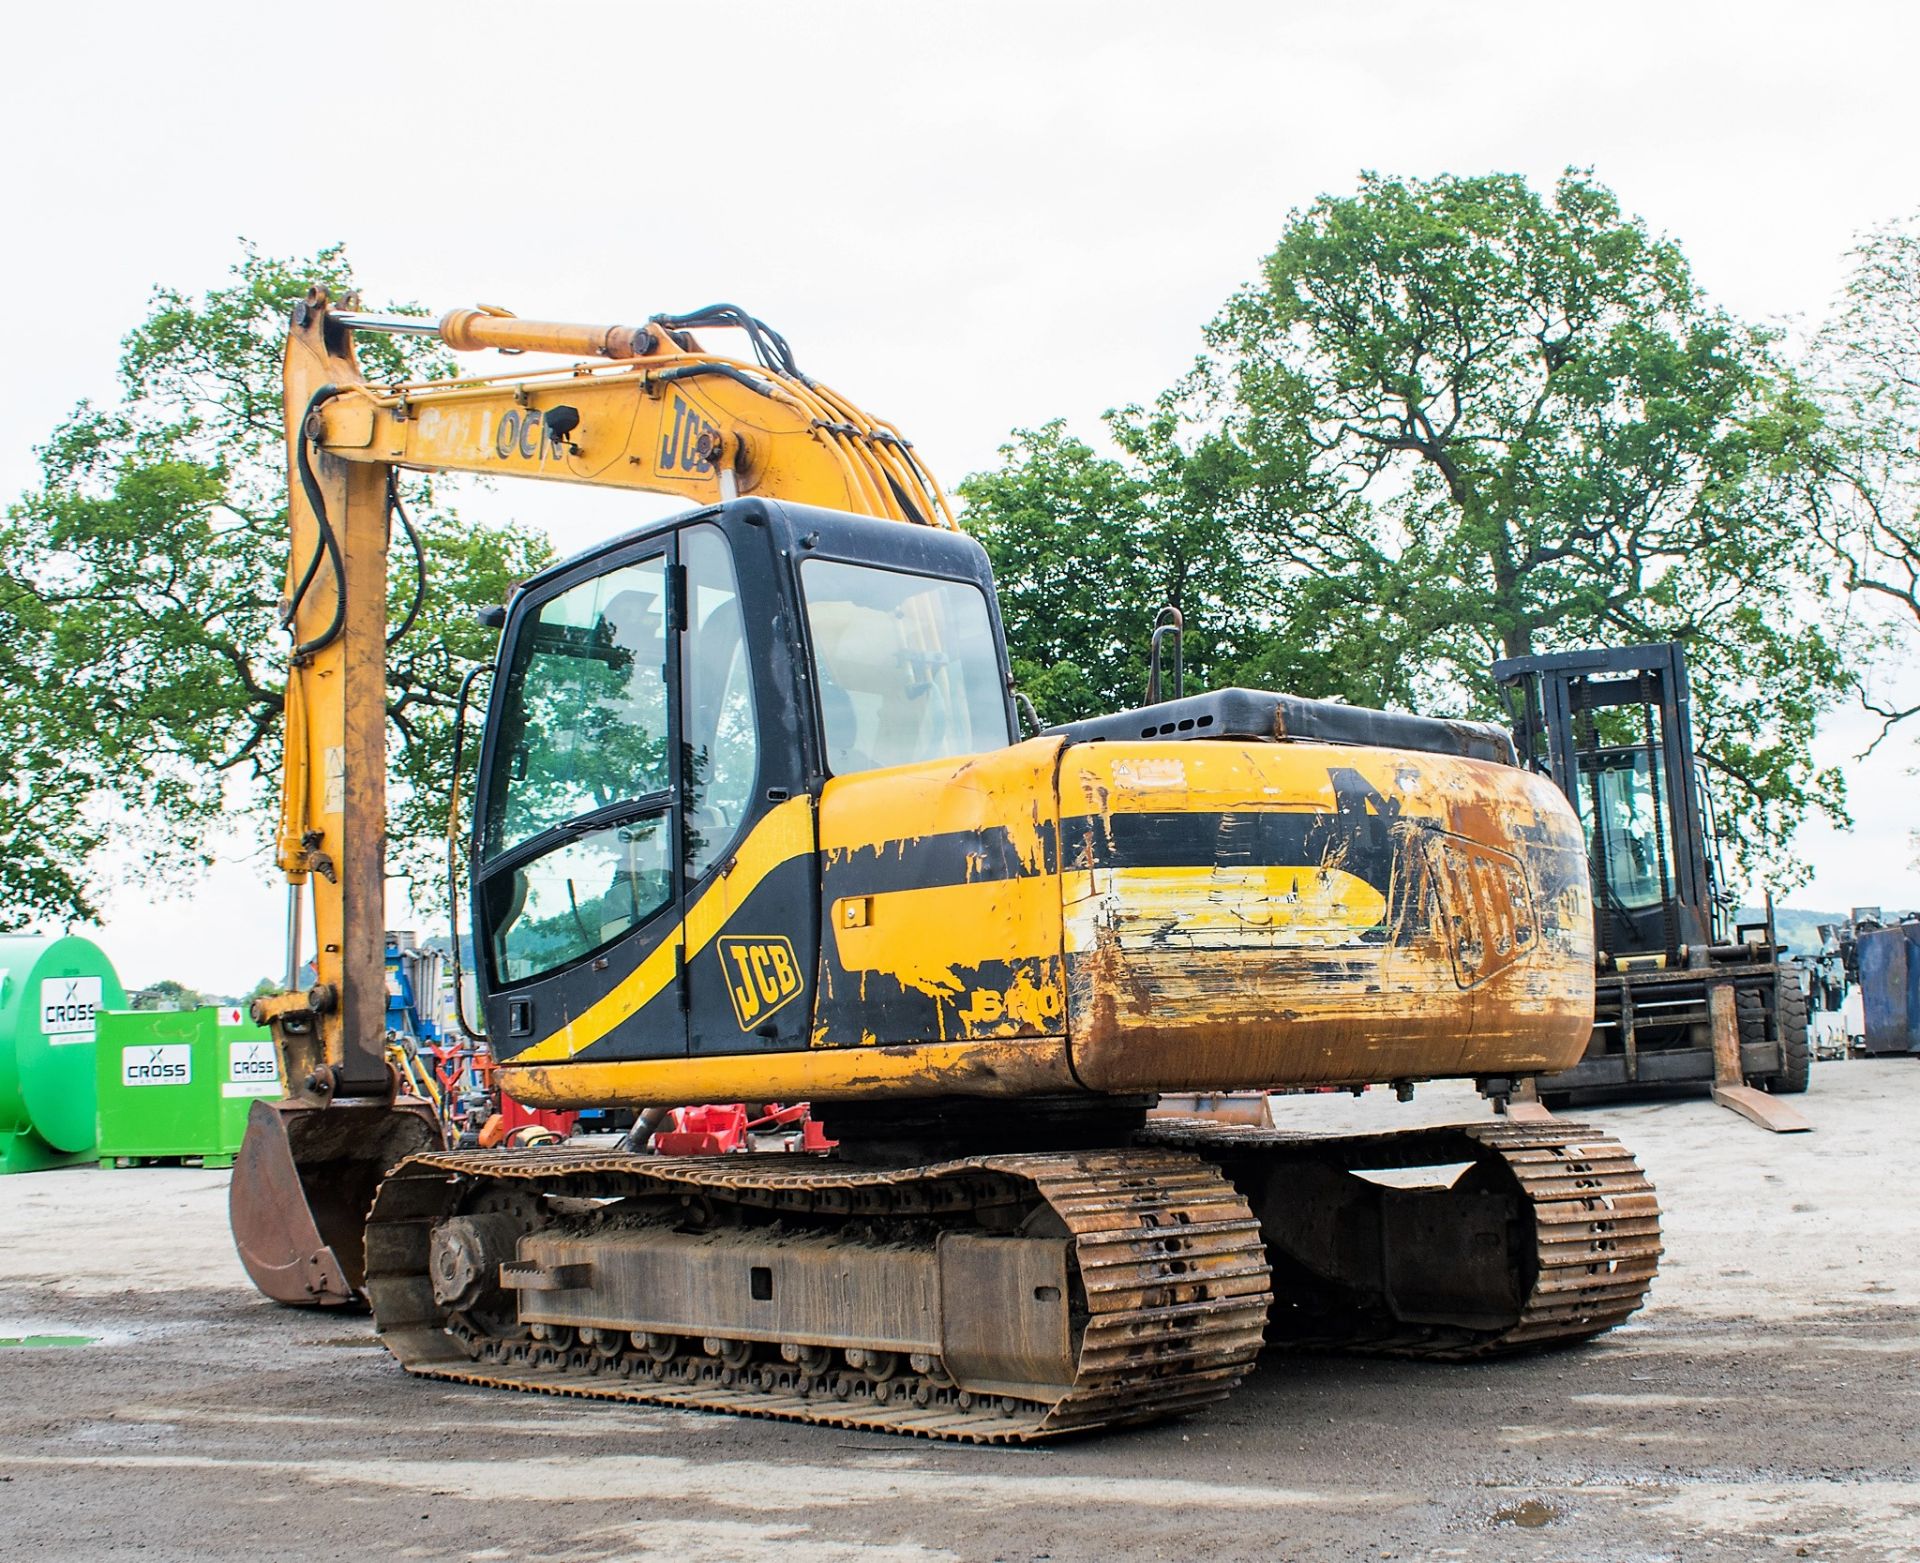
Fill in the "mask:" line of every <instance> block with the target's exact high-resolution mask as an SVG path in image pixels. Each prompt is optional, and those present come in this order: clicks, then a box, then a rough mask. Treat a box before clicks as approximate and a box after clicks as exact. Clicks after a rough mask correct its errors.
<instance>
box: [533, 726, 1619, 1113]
mask: <svg viewBox="0 0 1920 1563" xmlns="http://www.w3.org/2000/svg"><path fill="white" fill-rule="evenodd" d="M762 829H763V830H764V829H765V827H764V826H763V827H762ZM760 836H761V832H760V831H756V832H754V833H753V834H752V835H751V836H750V837H749V838H748V841H747V842H746V843H745V844H744V845H743V847H742V850H741V861H742V863H743V864H745V863H746V862H747V861H748V860H749V859H753V858H756V857H757V856H762V855H764V852H763V850H762V849H761V847H760V846H759V845H758V843H759V842H760ZM818 839H819V847H820V853H821V872H822V885H823V889H822V927H821V945H822V947H821V958H820V962H819V972H818V976H817V979H816V981H815V982H814V984H813V997H812V1002H813V1004H814V1016H813V1020H814V1024H813V1030H812V1043H813V1046H812V1047H811V1048H810V1049H808V1050H806V1051H804V1052H800V1051H795V1052H788V1053H765V1052H761V1053H754V1054H743V1055H739V1056H737V1057H711V1056H709V1057H702V1058H698V1059H668V1060H660V1059H653V1060H637V1061H632V1062H624V1061H610V1062H597V1061H596V1062H582V1063H580V1064H575V1065H567V1066H564V1067H557V1068H545V1067H535V1068H531V1069H528V1068H526V1067H524V1066H526V1065H527V1064H529V1063H534V1062H536V1061H535V1060H534V1059H532V1058H530V1057H529V1055H526V1054H523V1055H521V1057H520V1058H519V1059H518V1060H516V1061H515V1065H514V1066H513V1067H510V1068H509V1069H508V1070H507V1071H506V1074H505V1080H506V1083H507V1088H508V1089H509V1090H510V1091H512V1092H513V1093H514V1094H515V1095H516V1096H523V1097H524V1098H525V1099H526V1100H528V1101H532V1102H539V1103H544V1104H551V1105H582V1104H587V1103H591V1102H606V1101H628V1102H671V1101H694V1100H710V1099H713V1098H715V1097H729V1096H747V1097H774V1098H779V1099H786V1098H791V1097H814V1098H818V1099H831V1098H835V1097H841V1098H854V1097H859V1098H880V1097H887V1096H901V1097H909V1096H933V1095H947V1094H966V1095H1021V1094H1029V1093H1032V1092H1035V1091H1052V1090H1061V1089H1074V1088H1084V1089H1089V1090H1095V1091H1102V1092H1151V1091H1158V1090H1176V1091H1177V1090H1227V1089H1235V1088H1246V1087H1262V1086H1275V1087H1281V1086H1306V1085H1318V1084H1333V1085H1351V1084H1363V1083H1370V1082H1385V1081H1391V1080H1397V1079H1418V1078H1433V1077H1446V1076H1481V1075H1506V1074H1512V1073H1519V1072H1529V1071H1534V1070H1543V1069H1545V1070H1550V1069H1557V1068H1563V1067H1566V1065H1567V1064H1569V1063H1571V1062H1572V1061H1573V1060H1574V1059H1576V1058H1577V1057H1578V1056H1579V1054H1580V1051H1581V1049H1582V1048H1583V1047H1584V1045H1585V1042H1586V1038H1587V1033H1588V1030H1589V1027H1590V1017H1591V1004H1592V984H1593V947H1592V934H1591V912H1590V907H1589V904H1588V900H1587V896H1588V890H1587V871H1586V860H1585V854H1584V850H1583V847H1582V843H1581V837H1580V833H1579V829H1578V825H1577V822H1576V821H1575V820H1574V817H1573V814H1572V811H1571V810H1570V809H1569V808H1568V806H1567V804H1566V802H1565V800H1564V799H1563V798H1562V797H1561V795H1560V794H1559V792H1558V791H1557V790H1555V789H1554V788H1553V787H1551V786H1550V785H1549V784H1547V783H1545V782H1543V781H1541V780H1540V779H1539V778H1537V777H1534V776H1532V775H1530V774H1529V773H1527V772H1525V771H1522V770H1518V769H1515V768H1513V767H1509V766H1502V765H1495V764H1491V763H1487V762H1483V761H1477V760H1466V759H1459V758H1455V757H1451V756H1443V755H1433V754H1425V753H1412V752H1408V751H1400V750H1380V749H1363V748H1352V747H1346V746H1339V745H1331V744H1319V743H1310V742H1284V743H1257V742H1239V741H1231V740H1204V741H1198V742H1159V743H1154V742H1137V743H1101V744H1082V745H1075V746H1072V747H1066V746H1064V745H1063V743H1062V741H1061V740H1059V739H1054V738H1045V739H1034V740H1030V741H1028V742H1026V743H1023V744H1017V745H1014V746H1013V747H1011V748H1009V749H1005V750H1001V751H998V752H996V753H993V754H988V755H981V756H976V757H972V758H969V759H964V760H953V761H939V762H931V763H929V764H924V765H916V766H908V767H901V768H898V769H894V770H886V771H875V772H869V773H866V774H864V775H859V776H852V777H846V778H842V779H838V780H835V781H832V782H830V783H829V784H828V785H827V787H826V789H825V791H824V793H823V795H822V797H821V801H820V809H819V818H818ZM736 872H738V871H736ZM723 928H724V923H723V922H721V921H717V920H716V919H715V917H714V916H713V915H707V916H705V917H704V918H703V920H702V922H701V926H700V929H699V931H698V933H697V934H696V933H695V932H693V931H692V930H689V938H690V939H693V938H698V939H700V940H702V941H704V940H705V939H709V938H711V937H713V936H714V935H715V934H717V933H719V932H721V931H722V930H723ZM564 1056H565V1054H564V1053H560V1052H557V1051H553V1050H548V1051H547V1052H546V1054H545V1055H544V1058H545V1059H547V1060H556V1061H557V1060H558V1059H561V1058H564Z"/></svg>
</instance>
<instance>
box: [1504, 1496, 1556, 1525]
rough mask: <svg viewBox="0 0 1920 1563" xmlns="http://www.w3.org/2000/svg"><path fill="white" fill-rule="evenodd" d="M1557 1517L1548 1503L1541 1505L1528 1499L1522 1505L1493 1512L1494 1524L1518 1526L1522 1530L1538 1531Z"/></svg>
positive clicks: (1518, 1504) (1539, 1502)
mask: <svg viewBox="0 0 1920 1563" xmlns="http://www.w3.org/2000/svg"><path fill="white" fill-rule="evenodd" d="M1559 1517H1560V1511H1559V1510H1558V1509H1556V1508H1554V1506H1553V1505H1552V1504H1550V1503H1542V1502H1541V1501H1540V1500H1539V1499H1538V1498H1528V1499H1527V1500H1525V1501H1524V1502H1522V1503H1516V1504H1512V1505H1510V1506H1509V1507H1507V1508H1504V1509H1495V1510H1494V1511H1493V1523H1494V1524H1496V1525H1518V1526H1520V1527H1521V1529H1523V1530H1539V1529H1540V1528H1541V1526H1543V1525H1549V1524H1551V1523H1552V1522H1553V1521H1554V1520H1556V1519H1558V1518H1559Z"/></svg>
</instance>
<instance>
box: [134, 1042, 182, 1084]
mask: <svg viewBox="0 0 1920 1563" xmlns="http://www.w3.org/2000/svg"><path fill="white" fill-rule="evenodd" d="M192 1080H193V1049H192V1048H191V1047H189V1046H187V1045H186V1044H185V1043H184V1042H176V1043H169V1044H167V1045H166V1046H164V1047H123V1048H121V1049H120V1083H121V1084H122V1085H188V1084H191V1083H192Z"/></svg>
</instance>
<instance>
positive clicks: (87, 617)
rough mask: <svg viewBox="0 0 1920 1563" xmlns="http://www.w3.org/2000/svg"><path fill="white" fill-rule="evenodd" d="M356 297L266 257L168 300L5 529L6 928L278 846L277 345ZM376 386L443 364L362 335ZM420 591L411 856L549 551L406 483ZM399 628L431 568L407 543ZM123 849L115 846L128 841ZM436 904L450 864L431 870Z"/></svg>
mask: <svg viewBox="0 0 1920 1563" xmlns="http://www.w3.org/2000/svg"><path fill="white" fill-rule="evenodd" d="M315 281H322V282H325V283H327V284H329V285H331V286H334V287H336V288H339V289H340V290H342V291H348V290H350V289H351V286H352V281H351V275H350V272H349V268H348V265H347V260H346V257H345V256H344V254H343V253H342V252H341V251H340V250H339V249H338V248H334V249H329V250H325V251H323V252H321V253H320V254H319V255H317V256H315V257H313V258H312V259H310V260H301V261H289V260H277V259H273V258H270V257H267V256H263V255H260V254H258V253H257V252H256V251H254V250H253V249H251V248H248V249H246V251H245V252H244V254H243V256H242V259H241V260H240V262H239V264H238V265H236V266H235V267H234V269H233V273H232V276H231V277H230V279H229V280H228V281H227V282H226V283H225V284H224V285H223V286H220V287H216V288H214V289H212V290H210V291H209V292H207V293H206V294H205V295H204V296H202V297H197V298H196V297H191V296H189V295H187V294H184V293H181V292H177V291H174V290H172V289H166V288H162V289H158V290H156V292H155V293H154V295H153V298H152V301H151V304H150V306H149V309H148V313H147V317H146V319H145V320H143V321H142V322H141V323H140V324H139V325H138V326H136V327H135V328H134V329H133V331H132V332H131V333H130V334H129V335H128V336H127V337H126V339H125V341H124V343H123V344H122V357H121V362H120V375H119V380H120V396H119V398H118V400H117V401H116V402H115V403H114V404H113V405H111V406H103V407H94V406H90V405H87V404H82V405H81V406H79V407H77V408H76V409H75V410H74V411H73V412H72V414H70V415H69V416H68V417H67V418H66V419H65V420H63V421H62V422H61V423H60V424H59V425H58V426H56V427H55V429H54V430H53V432H52V434H51V435H50V436H49V437H48V439H47V441H46V443H45V444H44V445H42V446H41V447H40V450H39V455H40V458H41V468H42V477H41V481H40V484H39V485H38V486H37V487H36V488H35V489H34V490H33V491H32V492H30V493H28V494H26V495H25V496H23V497H22V498H21V499H20V500H19V501H18V502H17V503H16V504H15V505H13V506H12V507H11V508H10V509H9V511H8V513H7V515H6V518H5V520H4V521H0V685H3V686H4V688H5V692H6V693H5V699H4V700H0V747H4V750H5V752H6V753H7V755H8V760H9V764H10V768H11V772H12V774H11V776H10V778H9V781H8V783H6V784H5V785H0V927H7V926H14V925H19V924H25V923H31V922H33V921H34V920H36V919H48V920H64V919H68V918H75V917H80V918H84V917H88V916H91V915H93V897H94V895H95V892H96V887H97V885H98V884H99V881H100V876H101V874H102V872H103V871H104V870H110V871H111V872H113V873H115V874H127V873H135V874H138V873H140V872H142V871H143V870H145V869H147V868H151V869H152V870H153V871H154V872H156V873H158V874H160V875H161V876H162V877H166V876H167V875H169V874H171V875H173V876H175V877H183V876H184V875H186V874H187V873H190V872H191V871H193V870H195V869H197V868H199V867H200V866H202V865H203V864H204V862H205V861H206V858H205V854H206V851H207V848H208V844H209V842H210V841H211V840H214V839H216V838H217V837H218V835H219V833H220V832H221V831H222V830H223V829H226V828H228V827H229V826H231V825H232V823H234V816H235V815H239V816H242V817H243V818H244V819H249V820H251V821H253V822H255V823H257V825H258V829H259V834H260V836H261V838H262V839H264V838H265V837H266V836H267V835H268V834H269V832H270V830H271V804H272V802H273V801H274V800H273V798H272V796H271V795H270V794H271V789H270V788H262V787H260V786H259V785H258V783H259V782H260V781H261V779H262V778H267V779H271V778H272V777H273V776H274V774H275V773H276V770H277V767H278V755H279V748H280V722H281V711H280V707H281V690H282V687H283V684H284V679H283V676H282V674H281V671H280V664H281V663H282V662H283V661H284V656H285V642H284V639H283V637H282V635H281V633H280V630H279V623H278V618H279V615H278V603H279V600H280V597H281V593H282V575H283V572H284V570H285V566H286V546H287V545H286V532H287V522H286V514H285V512H286V498H285V494H286V476H285V468H284V461H285V446H286V433H285V429H284V426H283V423H282V413H281V394H280V354H281V350H282V345H283V343H284V340H285V333H286V318H287V312H288V310H289V309H290V308H291V307H292V304H293V302H294V301H295V300H297V299H299V298H300V297H302V296H303V295H304V294H305V291H306V289H307V287H308V286H309V284H311V283H313V282H315ZM365 352H366V355H367V357H368V359H369V361H370V363H369V368H370V371H371V372H373V373H375V374H376V375H380V376H382V377H399V376H410V375H419V374H423V373H428V372H433V371H434V370H436V369H443V368H444V367H445V363H444V359H443V358H439V357H436V356H435V355H434V354H433V353H432V352H431V351H430V350H426V349H423V348H422V347H421V346H419V345H418V344H416V343H415V342H413V341H412V340H410V339H404V338H393V337H382V338H374V339H371V340H370V341H369V342H368V343H367V344H366V345H365ZM408 492H409V506H410V510H411V513H412V520H413V523H414V525H415V527H416V529H417V530H418V533H419V536H420V538H421V541H422V543H423V545H424V547H425V550H426V555H427V562H428V568H427V569H426V570H425V572H424V592H425V597H424V600H423V602H422V604H421V610H420V612H419V614H418V615H417V618H416V623H415V626H414V628H413V629H412V630H411V631H410V632H409V633H408V634H407V635H406V637H405V638H404V639H402V640H401V641H400V642H399V643H398V644H396V645H395V646H394V648H393V650H392V652H391V653H390V655H389V660H388V675H387V676H388V700H389V707H390V710H391V713H392V721H393V732H394V749H395V754H394V764H395V770H396V776H397V779H398V781H399V783H400V786H399V787H398V788H397V789H396V795H395V799H394V808H395V817H394V821H393V826H392V833H393V840H394V849H395V856H396V858H397V860H398V861H397V863H396V866H397V867H399V868H401V869H405V868H407V867H409V866H413V867H425V866H426V865H427V864H428V863H430V862H431V861H432V860H433V858H434V857H435V852H434V840H435V837H436V835H437V833H438V832H439V831H441V830H442V829H444V821H445V811H446V801H445V800H446V786H445V778H446V773H447V769H448V764H449V747H450V744H451V723H450V721H449V710H450V707H451V705H452V702H453V698H454V695H455V693H456V691H457V689H458V687H459V682H460V679H461V678H462V677H463V676H464V674H465V672H466V669H467V668H468V667H470V666H472V665H473V663H474V661H475V660H476V659H482V658H484V657H485V656H487V655H488V654H490V652H491V632H489V631H487V630H485V629H483V628H482V627H481V626H479V625H478V624H476V623H474V622H473V618H472V614H471V611H470V610H471V607H472V605H474V604H476V603H497V602H499V601H500V600H501V599H502V597H503V596H504V594H505V590H506V587H507V584H508V583H509V582H510V581H511V580H513V579H516V578H518V577H520V576H523V575H526V574H528V573H529V572H530V571H531V570H533V569H535V568H537V567H538V566H539V565H540V564H541V563H543V562H544V561H545V560H546V558H547V557H548V556H549V553H550V549H549V547H548V545H547V543H546V541H545V539H544V538H542V537H539V536H538V535H536V534H534V533H532V532H530V531H523V530H519V529H516V528H485V529H463V528H462V527H460V526H459V525H458V524H457V523H456V521H455V519H454V518H453V516H451V515H450V514H448V513H446V512H445V511H444V510H442V509H440V508H437V507H436V506H435V505H434V504H433V503H432V497H431V494H430V491H429V490H427V488H426V487H425V486H424V485H422V486H421V487H420V488H419V489H418V490H417V491H415V490H412V489H409V491H408ZM396 552H397V559H396V566H395V569H394V572H393V573H394V577H395V579H396V581H397V583H398V585H397V588H396V594H395V595H396V600H395V603H394V605H393V612H394V618H395V622H396V627H397V625H398V622H399V621H400V619H401V618H402V617H403V616H404V615H405V614H406V612H407V609H408V608H409V607H410V606H411V604H412V596H413V591H414V586H415V581H416V576H415V572H414V571H413V570H412V569H411V568H410V565H409V562H408V560H407V558H406V553H405V545H404V542H403V541H398V540H397V541H396ZM110 846H111V847H112V848H115V849H117V850H112V851H111V852H106V853H105V855H103V849H107V848H109V847H110ZM419 878H420V886H421V887H422V888H427V889H429V890H430V889H431V886H432V884H433V883H434V880H435V875H433V874H432V873H428V874H424V875H421V876H419Z"/></svg>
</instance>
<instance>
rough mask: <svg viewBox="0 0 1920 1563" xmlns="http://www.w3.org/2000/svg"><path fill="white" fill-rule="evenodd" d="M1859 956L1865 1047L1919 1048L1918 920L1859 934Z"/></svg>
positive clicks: (1902, 1050)
mask: <svg viewBox="0 0 1920 1563" xmlns="http://www.w3.org/2000/svg"><path fill="white" fill-rule="evenodd" d="M1859 959H1860V1001H1861V1007H1862V1008H1863V1009H1864V1010H1865V1012H1866V1028H1867V1040H1866V1049H1867V1051H1868V1052H1869V1053H1880V1054H1887V1053H1916V1052H1920V923H1899V924H1896V925H1895V926H1894V927H1892V928H1875V929H1873V930H1872V931H1871V932H1868V933H1863V934H1861V935H1860V943H1859Z"/></svg>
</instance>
